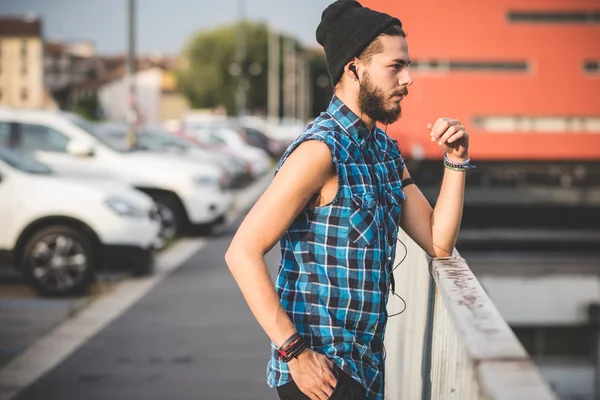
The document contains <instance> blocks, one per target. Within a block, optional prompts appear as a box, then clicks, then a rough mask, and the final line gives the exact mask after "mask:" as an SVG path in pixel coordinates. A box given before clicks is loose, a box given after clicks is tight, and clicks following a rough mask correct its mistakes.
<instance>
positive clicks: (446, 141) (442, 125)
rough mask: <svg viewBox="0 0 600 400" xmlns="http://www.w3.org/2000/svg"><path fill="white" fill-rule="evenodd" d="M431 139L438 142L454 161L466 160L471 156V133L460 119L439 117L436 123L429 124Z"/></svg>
mask: <svg viewBox="0 0 600 400" xmlns="http://www.w3.org/2000/svg"><path fill="white" fill-rule="evenodd" d="M427 129H429V132H430V135H431V141H432V142H437V144H438V145H439V146H440V148H441V149H442V150H443V151H444V152H445V153H446V154H448V158H449V159H450V160H452V161H464V160H466V159H467V158H468V157H469V134H468V133H467V131H466V130H465V127H464V126H462V124H461V123H460V121H459V120H457V119H452V118H438V120H437V121H435V123H434V124H427Z"/></svg>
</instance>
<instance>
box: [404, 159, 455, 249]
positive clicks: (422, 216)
mask: <svg viewBox="0 0 600 400" xmlns="http://www.w3.org/2000/svg"><path fill="white" fill-rule="evenodd" d="M407 177H410V174H409V173H408V170H406V169H405V174H404V176H403V179H405V178H407ZM464 185H465V173H464V172H458V171H451V170H449V169H446V170H445V172H444V179H443V181H442V187H441V189H440V194H439V196H438V200H437V203H436V206H435V209H432V208H431V206H430V205H429V202H428V201H427V199H426V198H425V196H424V195H423V193H422V192H421V190H419V188H418V187H417V186H416V185H409V186H407V187H406V188H405V189H404V193H405V194H406V201H405V202H404V204H403V206H402V219H401V223H400V226H401V227H402V229H403V230H404V231H405V232H406V234H407V235H408V236H410V237H411V238H412V239H413V240H414V241H415V242H416V243H417V244H418V245H419V246H420V247H421V248H422V249H423V250H424V251H425V252H426V253H427V254H428V255H429V256H430V257H434V258H439V257H449V256H450V255H452V251H453V250H454V246H455V244H456V239H457V237H458V230H459V227H460V221H461V219H462V209H463V198H464Z"/></svg>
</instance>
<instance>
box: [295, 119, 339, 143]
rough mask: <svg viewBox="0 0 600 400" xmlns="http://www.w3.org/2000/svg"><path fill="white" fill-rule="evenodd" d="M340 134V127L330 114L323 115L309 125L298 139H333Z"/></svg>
mask: <svg viewBox="0 0 600 400" xmlns="http://www.w3.org/2000/svg"><path fill="white" fill-rule="evenodd" d="M339 132H340V127H339V125H338V124H337V123H336V122H335V120H334V119H333V117H332V116H331V115H329V114H328V113H322V114H321V115H319V116H318V117H317V118H315V119H314V120H313V121H312V122H311V123H310V124H308V126H307V127H306V128H305V129H304V131H303V132H302V134H301V135H300V136H299V137H298V139H308V138H309V137H313V138H314V137H321V138H331V137H334V136H337V135H338V134H339Z"/></svg>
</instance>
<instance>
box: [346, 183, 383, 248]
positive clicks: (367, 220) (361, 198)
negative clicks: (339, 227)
mask: <svg viewBox="0 0 600 400" xmlns="http://www.w3.org/2000/svg"><path fill="white" fill-rule="evenodd" d="M349 222H350V230H349V231H348V239H349V240H350V241H351V242H352V243H355V244H356V245H358V246H360V247H366V246H368V245H370V244H371V243H373V242H374V241H375V239H376V238H377V234H378V232H379V221H378V219H377V200H376V198H375V193H374V192H371V191H364V192H358V193H354V194H352V210H351V214H350V218H349Z"/></svg>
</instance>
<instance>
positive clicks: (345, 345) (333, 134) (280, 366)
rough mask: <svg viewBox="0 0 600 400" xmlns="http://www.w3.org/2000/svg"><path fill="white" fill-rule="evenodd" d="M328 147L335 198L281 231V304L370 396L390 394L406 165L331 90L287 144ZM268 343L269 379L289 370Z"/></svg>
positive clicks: (282, 377)
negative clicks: (387, 338) (389, 351)
mask: <svg viewBox="0 0 600 400" xmlns="http://www.w3.org/2000/svg"><path fill="white" fill-rule="evenodd" d="M307 140H319V141H321V142H323V143H325V144H326V145H327V146H328V147H329V149H330V150H331V154H332V158H333V162H334V164H335V168H336V170H337V176H338V192H337V194H336V196H335V199H334V200H333V201H332V202H331V203H329V204H327V205H324V206H321V207H316V208H311V207H309V206H307V207H306V208H305V209H304V210H303V211H302V212H301V213H300V214H299V215H298V217H297V218H296V219H295V220H294V221H293V223H292V224H291V225H290V227H289V229H288V230H287V231H286V233H285V234H284V236H283V237H282V238H281V241H280V246H281V252H282V255H281V263H280V266H279V272H278V276H277V280H276V289H277V293H278V294H279V296H280V299H281V303H282V305H283V308H284V309H285V310H286V312H287V314H288V315H289V317H290V318H291V320H292V321H293V323H294V325H295V327H296V329H297V330H298V333H300V334H301V335H302V336H303V338H304V339H305V341H306V342H307V345H308V346H309V347H310V348H311V349H312V350H314V351H316V352H319V353H321V354H324V355H326V356H327V357H328V358H329V359H330V360H331V361H332V362H334V363H335V364H337V365H338V366H339V367H340V368H341V369H342V370H344V371H345V372H346V373H348V374H350V375H351V376H352V377H353V378H354V379H356V380H357V381H358V382H360V383H361V384H362V385H363V386H364V388H365V390H366V394H367V397H368V398H369V399H373V400H382V399H383V397H384V349H383V338H384V333H385V326H386V322H387V311H386V304H387V299H388V294H389V286H390V276H391V270H392V268H393V267H392V264H393V260H394V256H395V254H394V253H395V243H396V237H397V234H398V228H399V224H400V212H401V206H402V203H403V202H404V200H405V199H406V197H405V195H404V192H403V191H402V184H401V179H402V172H403V169H404V162H403V159H402V156H401V154H400V151H399V149H398V146H397V144H396V143H395V141H393V140H392V139H390V138H389V137H388V136H387V135H386V134H385V132H383V131H382V130H381V129H380V128H375V129H373V130H369V128H368V127H367V126H366V125H365V124H364V123H363V122H362V121H361V120H360V118H358V116H356V114H354V113H353V112H352V111H350V109H349V108H348V107H347V106H345V105H344V104H343V103H342V101H341V100H340V99H339V98H337V96H333V98H332V100H331V103H330V105H329V107H328V110H327V112H324V113H322V114H321V115H320V116H319V117H317V118H316V119H315V120H314V121H313V122H312V123H311V124H310V125H309V126H308V127H307V128H306V130H305V131H304V132H303V133H302V134H301V135H300V136H299V137H298V139H297V140H296V141H295V142H294V143H293V144H292V145H291V146H290V147H289V148H288V149H287V151H286V153H285V154H284V155H283V156H282V158H281V161H280V163H279V165H278V167H277V171H279V168H281V166H282V165H283V163H284V162H285V160H286V159H287V157H288V156H289V155H290V154H291V153H292V152H293V151H294V150H295V149H296V148H297V147H298V146H299V145H300V144H301V143H303V142H305V141H307ZM276 349H277V348H276V345H275V344H272V345H271V359H270V362H269V364H268V367H267V382H268V384H269V386H271V387H277V386H281V385H283V384H285V383H287V382H289V381H290V380H291V379H292V377H291V375H290V373H289V369H288V366H287V364H286V363H284V362H282V361H280V360H278V359H277V353H276Z"/></svg>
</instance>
